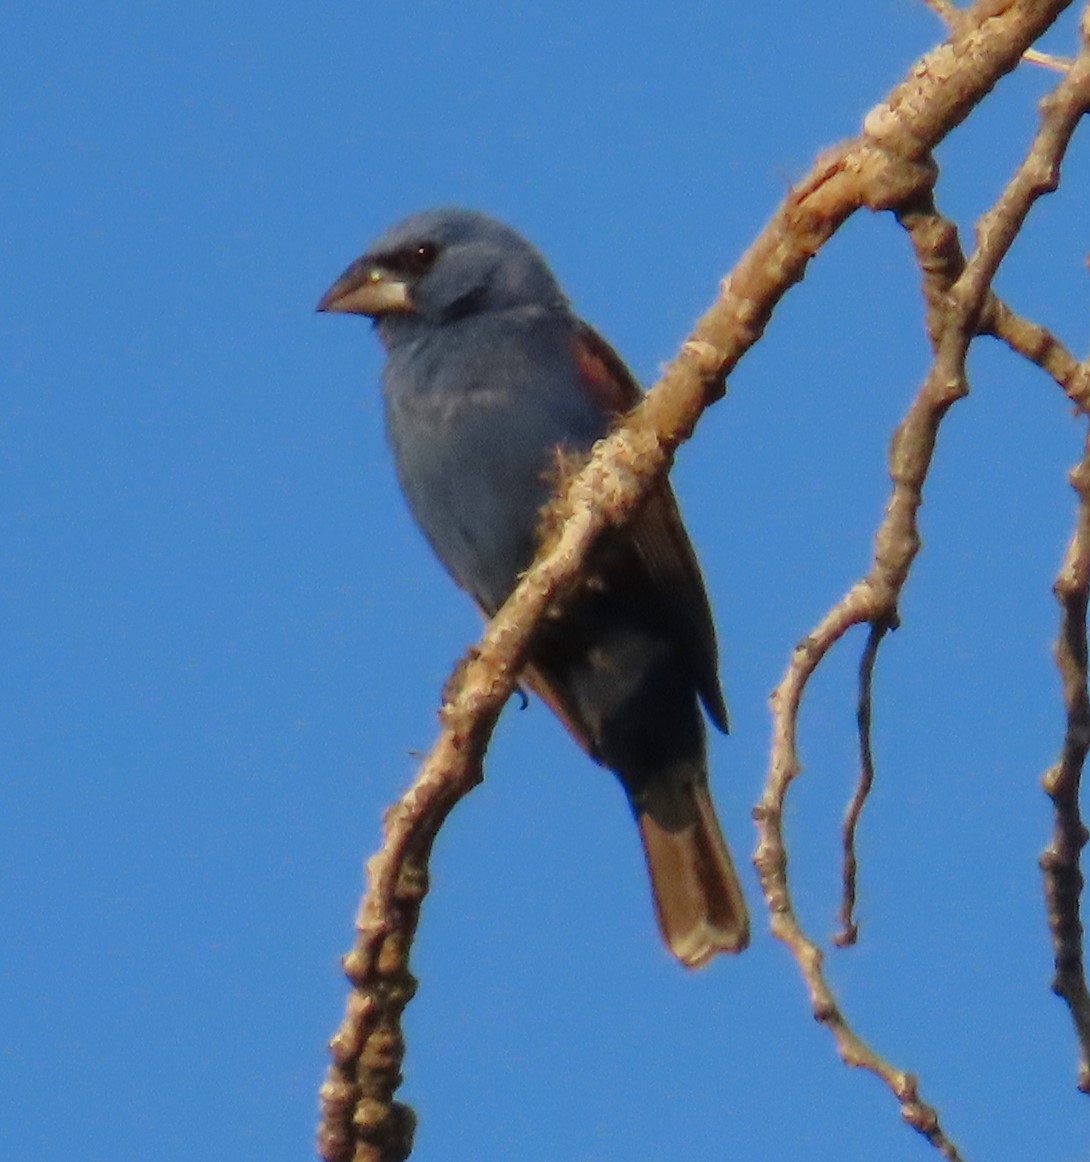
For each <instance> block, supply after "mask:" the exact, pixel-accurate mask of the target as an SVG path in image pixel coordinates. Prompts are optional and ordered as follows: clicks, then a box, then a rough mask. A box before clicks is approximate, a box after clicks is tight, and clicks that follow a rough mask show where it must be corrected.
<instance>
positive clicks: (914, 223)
mask: <svg viewBox="0 0 1090 1162" xmlns="http://www.w3.org/2000/svg"><path fill="white" fill-rule="evenodd" d="M978 7H979V6H978ZM970 17H971V13H965V14H963V15H962V17H961V19H959V21H958V27H959V28H964V27H965V26H966V25H967V24H968V23H969V21H970ZM956 35H957V34H956V33H955V36H956ZM1084 65H1085V61H1084V57H1083V56H1080V58H1079V62H1077V64H1076V66H1075V67H1074V68H1073V69H1072V70H1071V71H1070V72H1069V73H1068V74H1067V75H1066V76H1065V77H1064V79H1063V80H1062V81H1061V82H1060V85H1059V86H1058V88H1057V90H1056V92H1055V93H1054V94H1053V95H1052V96H1051V97H1050V98H1046V100H1045V101H1044V102H1042V123H1041V127H1040V129H1039V131H1038V133H1037V135H1036V136H1035V138H1034V141H1033V143H1032V145H1031V148H1030V150H1029V152H1028V154H1027V156H1026V159H1025V160H1024V161H1023V163H1022V165H1021V166H1020V167H1019V169H1018V170H1017V171H1016V173H1015V175H1014V177H1013V178H1012V179H1011V181H1010V182H1009V183H1008V185H1007V187H1006V188H1005V189H1004V191H1003V193H1002V194H1001V196H1000V198H999V200H998V201H997V203H996V204H995V206H994V207H993V208H992V209H991V210H990V211H988V212H987V213H986V214H985V215H984V216H983V218H982V219H981V221H980V223H979V224H978V229H977V246H976V249H975V251H974V253H973V254H972V256H971V258H970V259H969V261H968V262H967V263H965V265H964V268H963V269H962V270H961V271H960V273H958V274H957V275H956V277H955V278H954V281H953V282H952V284H949V286H948V289H946V286H945V285H944V284H948V282H949V280H948V277H947V276H948V274H949V273H950V272H951V269H952V265H953V266H956V265H957V264H958V259H959V251H960V247H957V246H956V233H952V232H951V230H949V229H947V228H946V225H945V224H944V223H943V221H942V220H941V219H940V218H939V217H938V215H937V214H936V213H935V212H934V206H933V202H932V200H931V195H930V191H920V192H919V193H917V194H916V196H915V197H914V198H906V199H904V200H903V202H902V206H901V219H902V222H904V224H905V225H906V228H908V229H909V231H910V233H911V235H912V240H913V244H914V246H915V247H916V250H917V255H918V257H919V260H920V267H921V270H922V271H923V274H924V292H925V298H926V299H927V303H928V331H929V334H930V336H931V340H932V345H933V347H934V359H933V361H932V365H931V368H930V370H929V372H928V374H927V376H926V378H925V380H924V383H923V385H922V386H921V388H920V390H919V393H918V394H917V396H916V398H915V399H914V400H913V402H912V404H911V405H910V407H909V409H908V412H907V413H906V415H905V417H904V419H903V420H902V422H901V424H900V425H899V427H898V429H897V431H896V433H895V434H894V437H893V441H892V444H891V447H890V455H889V466H890V476H891V478H892V480H893V490H892V493H891V495H890V499H889V501H888V503H887V505H886V510H885V514H884V516H883V519H882V522H881V524H880V525H879V528H878V532H877V534H876V536H875V546H874V556H873V560H872V565H871V569H870V571H869V573H868V574H867V576H866V577H865V578H863V579H862V580H861V581H859V582H857V583H856V584H855V585H854V586H853V587H852V588H851V590H850V591H849V592H848V593H847V595H846V596H845V597H844V598H842V599H841V601H839V602H838V603H837V604H836V605H835V606H834V607H833V608H832V609H831V610H830V611H829V612H828V613H827V614H826V615H825V617H824V618H823V619H822V620H821V622H820V623H819V624H818V626H817V627H816V628H815V629H814V630H813V631H812V632H811V634H810V635H809V636H808V637H807V638H806V639H805V640H804V641H803V642H802V643H801V644H800V645H799V646H797V647H796V649H795V651H794V654H793V656H792V658H791V661H790V663H789V665H788V667H787V671H786V672H785V674H784V677H783V679H782V680H781V682H780V684H779V685H778V686H777V688H776V690H775V691H774V693H773V695H772V711H773V735H772V754H771V761H770V767H769V774H768V780H767V783H766V786H765V790H764V793H763V794H762V797H761V802H760V804H759V806H758V808H757V809H756V811H755V817H756V818H757V821H758V828H759V830H760V833H761V838H760V842H759V845H758V851H757V856H756V859H755V862H756V863H757V866H758V870H759V871H760V874H761V880H762V886H763V887H764V890H765V895H766V898H767V900H768V904H769V908H770V911H771V913H772V928H773V933H774V934H775V935H777V936H778V937H779V938H780V939H782V940H783V941H784V942H785V943H786V944H787V945H788V947H789V948H790V949H791V951H792V953H793V954H794V955H795V958H796V960H797V961H798V964H799V967H800V970H801V971H802V974H803V976H804V978H805V980H806V982H807V985H808V987H809V990H810V997H811V1003H812V1005H813V1010H814V1015H815V1017H816V1018H817V1019H818V1020H820V1021H822V1022H823V1023H825V1024H826V1025H828V1027H829V1028H830V1030H831V1031H832V1033H833V1035H834V1037H835V1038H836V1041H837V1046H838V1048H839V1050H840V1053H841V1056H842V1057H843V1058H844V1060H845V1061H847V1062H848V1063H850V1064H853V1065H860V1066H863V1067H864V1068H867V1069H869V1070H871V1071H872V1072H874V1073H875V1074H877V1075H878V1076H879V1077H881V1078H882V1080H883V1081H885V1082H886V1084H887V1085H889V1087H890V1088H891V1089H892V1090H893V1091H894V1093H895V1094H897V1096H898V1098H899V1099H900V1100H901V1103H902V1116H903V1117H904V1118H905V1119H906V1121H909V1122H910V1124H912V1125H913V1126H915V1128H917V1129H919V1130H920V1131H921V1132H922V1133H924V1134H925V1135H926V1136H927V1138H928V1140H929V1141H930V1142H931V1144H932V1145H933V1146H935V1147H936V1149H938V1150H939V1151H940V1152H941V1153H942V1154H943V1155H944V1156H946V1157H948V1158H955V1157H957V1150H956V1148H955V1147H954V1145H953V1144H952V1143H951V1142H950V1141H949V1140H948V1139H947V1138H946V1136H945V1135H944V1134H943V1132H942V1130H941V1129H940V1127H939V1124H938V1119H937V1116H936V1115H935V1113H934V1111H933V1110H931V1109H930V1108H929V1107H928V1106H926V1105H924V1104H923V1103H922V1102H920V1101H919V1099H918V1096H917V1094H916V1088H915V1081H914V1079H912V1078H911V1077H910V1076H909V1075H907V1074H904V1073H902V1072H900V1071H898V1070H895V1069H894V1068H893V1067H892V1066H890V1065H889V1064H888V1063H887V1062H885V1061H884V1060H883V1059H881V1058H880V1057H879V1056H878V1055H877V1054H875V1053H874V1052H873V1051H872V1050H870V1049H869V1047H867V1046H866V1045H865V1044H864V1043H863V1042H862V1041H861V1040H860V1038H859V1037H858V1036H857V1035H856V1034H855V1033H854V1031H853V1030H852V1029H851V1028H850V1026H849V1025H848V1024H847V1022H846V1021H845V1019H844V1016H843V1014H842V1012H841V1011H840V1009H839V1007H838V1006H837V1004H836V1001H835V999H834V997H833V995H832V992H831V990H830V989H829V986H828V984H827V982H826V980H825V977H824V973H823V971H822V957H821V953H820V951H819V949H818V948H817V947H816V945H815V944H814V943H813V941H811V940H810V939H809V938H808V937H807V936H806V934H805V933H804V932H803V930H802V928H801V926H800V925H799V923H798V920H797V918H796V917H795V914H794V910H793V908H792V905H791V897H790V892H789V888H788V881H787V853H786V847H785V844H784V839H783V805H784V800H785V797H786V793H787V788H788V787H789V785H790V783H791V781H792V780H793V779H794V778H795V777H796V776H797V775H798V773H799V771H800V770H801V765H800V761H799V757H798V749H797V731H798V711H799V707H800V704H801V700H802V696H803V693H804V691H805V688H806V685H807V683H808V681H809V678H810V676H811V675H812V674H813V672H814V670H815V668H816V667H817V665H818V664H819V663H820V662H821V660H822V659H823V658H824V657H825V655H826V654H827V653H828V651H829V650H830V649H831V647H832V646H833V644H835V642H836V641H838V640H839V638H840V637H841V636H843V634H844V633H845V632H846V630H847V629H848V628H850V627H851V626H852V625H856V624H859V623H861V622H864V621H869V622H870V623H871V625H872V626H875V625H879V626H880V625H882V624H892V623H893V622H894V620H895V619H896V617H897V604H898V600H899V596H900V593H901V590H902V588H903V586H904V583H905V580H906V579H907V576H908V572H909V569H910V568H911V565H912V562H913V560H914V558H915V556H916V553H917V552H918V550H919V547H920V538H919V531H918V527H917V522H916V513H917V510H918V509H919V506H920V504H921V502H922V490H923V486H924V483H925V481H926V479H927V474H928V471H929V469H930V464H931V459H932V456H933V453H934V449H935V441H936V438H937V435H938V429H939V425H940V424H941V422H942V419H943V417H944V416H945V414H946V412H947V411H948V409H949V408H950V406H951V404H953V403H954V402H955V401H956V400H957V399H959V398H960V397H961V396H963V395H964V394H965V393H966V392H967V390H968V384H967V380H966V376H965V356H966V353H967V351H968V348H969V344H970V343H971V342H972V339H973V338H974V336H975V335H976V334H977V331H978V324H979V321H980V319H981V317H982V314H983V312H984V310H985V308H986V306H987V304H988V301H989V298H988V296H989V294H990V285H991V280H992V278H993V277H994V275H995V272H996V269H997V268H998V266H999V263H1000V262H1001V261H1002V259H1003V257H1004V256H1005V254H1006V253H1007V251H1008V249H1009V247H1010V245H1011V243H1012V242H1013V240H1014V238H1015V236H1016V235H1017V232H1018V230H1019V228H1020V227H1021V224H1022V222H1023V221H1024V220H1025V216H1026V214H1027V213H1028V212H1029V209H1030V207H1031V206H1032V204H1033V202H1034V201H1035V200H1036V199H1037V198H1038V197H1040V195H1041V194H1042V193H1045V192H1047V191H1048V190H1051V189H1053V188H1054V187H1055V184H1056V180H1057V176H1058V167H1059V161H1060V158H1061V157H1062V156H1063V152H1064V150H1065V149H1066V147H1067V143H1068V141H1069V140H1070V136H1071V133H1072V132H1073V130H1074V126H1075V123H1076V121H1077V120H1078V117H1079V116H1080V115H1081V112H1082V109H1083V108H1084V107H1085V104H1086V96H1087V94H1086V91H1085V85H1086V81H1085V79H1084V75H1083V74H1084V72H1085V71H1086V70H1085V68H1084ZM883 120H884V117H883V115H882V114H879V115H878V116H875V114H874V113H872V114H871V116H870V117H868V119H867V125H868V127H870V126H871V125H873V124H875V123H879V124H881V123H883ZM940 288H941V293H940Z"/></svg>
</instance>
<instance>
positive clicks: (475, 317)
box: [317, 207, 749, 968]
mask: <svg viewBox="0 0 1090 1162" xmlns="http://www.w3.org/2000/svg"><path fill="white" fill-rule="evenodd" d="M317 309H318V310H319V311H329V312H346V313H349V314H356V315H363V316H368V317H370V318H371V320H372V321H373V325H374V329H375V331H376V333H377V336H378V339H379V340H380V342H381V344H382V346H383V348H384V349H385V355H386V362H385V366H384V369H383V373H382V394H383V401H384V412H385V424H386V435H387V441H388V443H389V445H390V448H391V450H392V452H393V458H394V464H395V469H396V473H397V477H398V481H399V483H400V486H401V490H402V493H403V494H404V497H405V499H406V501H407V503H408V506H409V509H410V511H411V514H412V516H413V518H414V519H415V521H416V523H417V525H418V526H419V527H420V529H421V531H422V532H423V534H424V536H425V538H426V539H427V541H428V542H429V544H430V546H431V548H432V549H433V551H434V552H435V555H436V556H437V557H438V558H439V560H440V562H441V563H442V564H443V566H444V567H445V568H446V570H447V572H448V573H449V574H450V575H451V577H452V578H453V580H454V581H455V583H456V584H457V585H458V586H459V587H460V588H461V589H463V590H464V591H466V592H467V593H468V594H469V596H470V597H471V598H472V599H473V600H474V602H475V603H476V604H477V606H478V607H479V609H480V610H481V612H482V613H483V614H484V615H485V616H486V617H491V616H492V615H494V614H495V613H496V611H497V610H498V609H499V608H500V606H501V605H502V604H503V602H504V600H505V599H506V598H507V597H508V595H509V594H510V593H511V591H512V589H513V588H514V587H515V585H516V583H517V581H518V579H519V577H520V575H521V574H522V573H523V572H524V571H525V570H526V569H527V568H528V567H529V565H530V563H531V562H532V560H533V557H534V553H535V549H536V547H537V544H538V540H539V535H540V531H541V525H542V512H543V509H544V507H545V506H546V505H547V504H548V502H549V500H550V497H551V495H552V492H553V490H554V488H555V486H556V483H557V479H558V464H559V463H562V462H567V463H571V462H572V461H573V459H574V458H578V457H581V458H584V459H585V457H586V456H587V455H588V454H589V451H590V449H591V448H592V446H593V445H594V443H595V442H596V441H598V440H600V439H602V438H603V437H604V436H606V435H607V434H608V433H609V431H610V429H611V428H612V427H613V426H615V425H616V423H617V422H618V421H619V419H620V418H621V417H622V416H623V415H624V414H625V413H626V412H628V411H630V410H631V409H632V408H633V407H634V406H635V405H636V404H638V403H639V401H640V399H641V397H642V394H643V392H642V389H641V388H640V387H639V386H638V384H637V383H636V380H635V379H634V378H633V376H632V374H631V373H630V372H629V371H628V369H627V367H626V366H625V364H624V363H623V361H622V360H621V358H620V356H619V355H617V353H616V352H615V351H614V350H613V348H612V347H610V346H609V344H608V343H607V342H606V341H605V340H604V339H603V338H601V336H599V335H598V333H597V332H596V331H595V330H594V329H593V328H592V327H591V326H590V325H589V324H587V323H585V322H583V321H582V320H581V319H580V318H578V317H577V315H576V314H575V313H574V312H573V310H572V308H571V306H570V304H569V301H568V299H567V297H566V296H565V294H564V292H563V291H562V290H561V288H560V285H559V283H558V281H557V279H556V277H555V276H554V275H553V273H552V271H551V270H550V268H549V266H548V265H547V263H546V261H545V259H544V258H543V257H542V256H541V254H540V253H539V252H538V251H537V250H536V249H535V248H534V247H533V245H532V244H531V243H530V242H528V241H527V240H526V239H525V238H523V237H522V236H521V235H520V234H519V233H518V232H516V231H515V230H514V229H513V228H511V227H510V226H507V225H506V224H504V223H502V222H500V221H498V220H497V219H494V218H491V217H489V216H487V215H485V214H483V213H480V212H478V211H475V210H469V209H463V208H459V207H444V208H439V209H432V210H424V211H422V212H418V213H415V214H412V215H411V216H409V217H407V218H405V219H403V220H402V221H400V222H398V223H397V224H396V225H394V226H392V227H390V228H389V229H387V230H386V231H385V232H384V233H382V234H381V235H380V236H379V237H378V238H377V239H376V240H375V241H374V243H372V245H371V246H370V247H369V248H368V250H367V252H366V253H365V254H363V256H362V257H360V258H358V259H357V260H356V261H354V262H353V263H352V264H351V265H350V266H349V267H348V268H347V269H346V270H345V271H344V273H343V274H342V275H341V276H340V277H339V278H338V279H337V280H336V281H335V282H334V283H333V285H332V286H331V287H330V288H329V289H328V290H327V291H326V293H325V294H324V295H323V296H322V298H321V300H320V301H319V303H318V307H317ZM521 682H522V684H523V685H525V686H526V687H528V688H529V690H530V691H531V692H533V693H536V694H537V695H538V696H539V697H540V698H541V699H542V700H543V701H544V702H545V704H546V705H547V706H548V707H549V708H550V709H551V710H552V711H553V712H554V713H555V714H556V715H557V717H558V718H559V719H560V721H561V723H562V724H563V725H564V726H565V727H566V729H567V730H568V732H569V733H570V734H571V735H572V737H573V738H574V739H575V741H576V742H577V743H578V744H579V746H580V747H581V748H582V749H583V750H584V751H585V752H586V754H588V755H589V756H590V758H591V759H593V760H594V761H595V762H596V763H598V764H599V765H601V766H604V767H606V768H608V769H609V770H611V771H612V772H613V773H614V774H615V775H616V777H617V779H618V780H619V781H620V784H621V786H622V788H623V789H624V791H625V793H626V795H627V797H628V801H629V804H630V807H631V810H632V814H633V815H634V817H635V820H636V824H637V827H638V831H639V835H640V839H641V841H642V846H643V852H644V856H645V860H646V864H647V870H648V873H649V877H650V883H651V889H652V898H653V903H654V910H655V915H656V918H657V921H658V926H659V929H660V932H661V935H662V938H663V941H664V943H665V945H666V947H667V949H668V950H669V951H670V952H671V953H672V954H673V955H674V957H676V958H677V960H678V961H680V962H681V964H683V965H685V966H686V967H688V968H696V967H699V966H701V965H703V964H705V963H706V962H707V961H709V960H710V959H711V958H712V957H713V956H714V955H716V954H717V953H720V952H740V951H741V950H742V949H744V948H745V947H746V945H747V944H748V941H749V922H748V917H747V912H746V903H745V898H744V896H743V893H742V889H741V886H740V884H739V881H738V877H737V875H736V873H735V869H734V865H733V862H732V860H731V856H730V852H729V850H728V848H727V844H726V842H725V840H724V838H723V833H722V830H721V828H720V825H719V821H718V819H717V817H716V813H715V809H714V806H713V804H712V800H711V796H710V792H709V788H708V763H707V753H706V738H705V728H704V719H703V716H702V714H701V709H700V707H701V704H702V705H703V708H704V710H705V712H706V713H707V715H708V717H709V718H710V719H711V721H712V723H713V724H714V725H715V726H716V727H718V728H719V729H720V730H721V731H723V732H724V733H726V732H727V730H728V720H727V708H726V705H725V702H724V698H723V693H722V689H721V686H720V682H719V676H718V653H717V644H716V637H715V629H714V626H713V622H712V614H711V609H710V606H709V602H708V598H707V594H706V591H705V588H704V583H703V579H702V577H701V573H700V567H699V565H698V563H697V559H696V556H695V553H694V551H693V548H692V545H691V543H690V541H689V538H688V536H687V534H686V532H685V529H684V527H683V525H682V521H681V516H680V514H679V511H678V507H677V502H676V500H675V498H674V494H673V492H672V490H671V488H670V486H669V483H668V482H666V481H665V480H664V481H663V482H661V483H659V484H657V485H656V486H655V487H654V488H653V490H652V491H651V492H650V494H649V495H648V496H647V498H646V500H645V501H644V503H643V504H642V506H641V507H640V508H639V509H638V510H637V512H636V514H635V515H634V516H633V518H632V519H631V520H630V521H629V522H628V523H627V524H624V525H623V526H618V527H615V528H610V529H607V530H606V531H605V532H604V533H603V534H602V535H601V537H600V538H599V540H598V541H597V542H596V543H595V546H594V548H593V549H592V550H591V552H590V554H589V556H588V559H587V561H586V563H585V569H584V577H583V581H582V584H581V586H580V587H579V588H578V589H577V591H576V593H575V595H574V597H573V598H572V599H571V601H570V603H569V604H568V605H567V606H566V607H565V608H564V609H563V610H562V611H561V612H560V614H559V615H554V616H546V617H545V618H544V619H543V621H542V623H541V624H540V626H539V627H538V629H537V630H536V632H535V634H534V635H533V637H532V639H531V643H530V647H529V649H528V653H527V662H526V665H525V668H524V670H523V673H522V676H521Z"/></svg>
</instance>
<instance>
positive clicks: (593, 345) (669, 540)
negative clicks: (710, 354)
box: [554, 323, 728, 732]
mask: <svg viewBox="0 0 1090 1162" xmlns="http://www.w3.org/2000/svg"><path fill="white" fill-rule="evenodd" d="M575 358H576V363H577V365H578V367H579V372H580V376H581V378H582V380H583V382H584V384H585V385H586V387H587V389H588V391H589V392H590V393H591V394H592V396H593V398H594V401H595V403H596V404H598V406H599V407H601V409H602V410H603V411H604V412H606V413H607V414H610V415H613V416H621V415H623V414H624V413H625V412H627V411H631V409H632V408H634V407H635V406H636V405H637V404H638V403H639V402H640V400H641V399H642V398H643V392H642V391H641V390H640V388H639V386H638V385H637V383H636V381H635V380H634V379H633V378H632V375H631V373H630V372H629V370H628V368H627V367H626V366H625V365H624V362H623V360H622V359H621V357H620V356H619V355H618V354H617V353H616V352H615V351H614V350H613V348H612V347H610V345H609V344H608V343H607V342H606V341H605V340H604V339H603V338H602V337H601V336H600V335H599V334H598V333H597V332H596V331H595V330H594V329H593V328H592V327H590V326H588V325H587V324H586V323H580V324H579V327H578V330H577V331H576V337H575ZM627 533H628V536H629V538H630V539H631V543H632V545H633V547H634V548H635V550H636V553H637V556H638V557H639V559H640V562H641V564H642V565H643V566H644V568H645V569H646V570H647V574H648V577H649V578H650V580H651V583H652V586H653V588H654V591H655V593H656V594H657V596H658V597H659V599H660V600H661V602H662V608H663V610H665V611H668V612H669V616H670V618H671V620H672V621H673V623H674V626H675V628H676V629H677V632H678V633H679V634H680V636H681V639H682V641H684V642H685V646H686V652H687V655H688V657H689V661H690V664H691V665H692V667H693V673H694V677H695V680H696V685H697V689H698V690H699V691H700V698H701V701H702V702H703V703H704V706H705V709H706V710H707V711H708V716H709V717H710V718H711V720H712V721H713V722H714V723H715V725H716V726H718V727H719V729H720V730H722V731H724V732H725V731H726V730H727V729H728V723H727V708H726V705H725V703H724V701H723V692H722V690H721V689H720V686H719V659H718V651H717V648H716V643H715V627H714V625H713V622H712V614H711V607H710V605H709V604H708V595H707V593H706V592H705V589H704V581H703V579H702V577H701V575H700V566H699V564H698V563H697V559H696V554H695V552H694V551H693V547H692V544H691V543H690V541H689V537H688V534H687V533H686V532H685V527H684V525H683V524H682V522H681V514H680V513H679V512H678V507H677V501H676V500H675V499H674V493H673V490H672V489H671V488H670V485H669V483H668V482H666V481H663V482H662V484H661V485H659V486H658V487H656V488H655V489H654V491H652V493H651V494H650V495H649V496H648V498H647V500H646V501H645V502H644V504H643V506H642V508H641V509H640V511H639V512H638V513H637V514H636V515H635V516H634V517H633V518H632V520H631V522H630V523H629V525H628V529H627ZM554 709H555V707H554Z"/></svg>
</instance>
